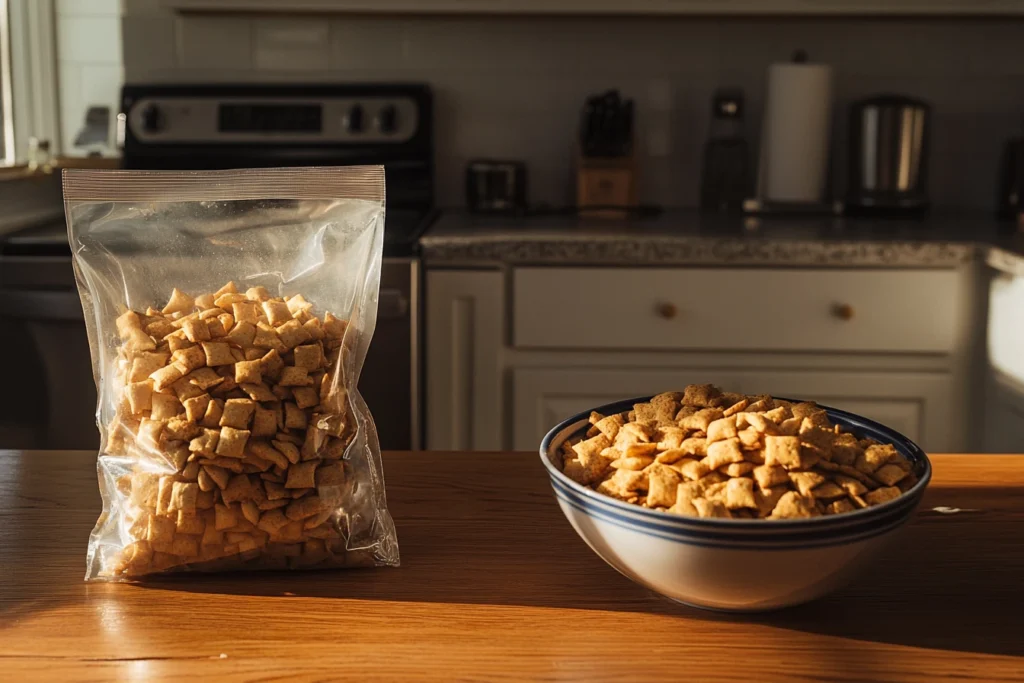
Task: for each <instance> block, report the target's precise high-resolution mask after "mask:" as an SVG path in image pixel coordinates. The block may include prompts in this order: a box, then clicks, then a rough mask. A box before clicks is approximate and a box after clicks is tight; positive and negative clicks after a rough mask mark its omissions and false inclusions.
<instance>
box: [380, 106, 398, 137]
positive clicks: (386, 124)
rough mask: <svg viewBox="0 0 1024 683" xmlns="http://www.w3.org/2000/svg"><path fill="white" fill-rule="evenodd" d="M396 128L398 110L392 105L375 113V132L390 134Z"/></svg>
mask: <svg viewBox="0 0 1024 683" xmlns="http://www.w3.org/2000/svg"><path fill="white" fill-rule="evenodd" d="M397 128H398V110H397V109H395V107H394V105H390V104H389V105H388V106H386V107H383V108H382V109H381V110H380V111H379V112H377V130H379V131H380V132H381V133H387V134H391V133H394V132H395V130H396V129H397Z"/></svg>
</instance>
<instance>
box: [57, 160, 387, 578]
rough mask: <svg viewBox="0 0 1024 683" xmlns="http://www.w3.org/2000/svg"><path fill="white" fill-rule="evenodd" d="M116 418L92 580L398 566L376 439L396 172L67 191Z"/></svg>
mask: <svg viewBox="0 0 1024 683" xmlns="http://www.w3.org/2000/svg"><path fill="white" fill-rule="evenodd" d="M64 203H65V209H66V213H67V220H68V234H69V238H70V242H71V249H72V253H73V258H74V267H75V276H76V278H77V280H78V288H79V292H80V293H81V297H82V308H83V309H84V312H85V323H86V327H87V329H88V334H89V345H90V347H91V351H92V361H93V374H94V376H95V380H96V389H97V393H98V396H99V401H98V405H97V409H96V422H97V425H98V426H99V430H100V435H101V450H100V453H99V461H98V472H99V483H100V493H101V494H102V496H103V513H102V514H101V516H100V518H99V521H98V522H97V523H96V528H95V529H94V530H93V532H92V536H91V537H90V540H89V553H88V567H87V572H86V579H87V580H94V579H95V580H131V579H133V578H135V577H140V576H144V575H147V574H153V573H159V572H168V571H230V570H250V569H252V570H255V569H305V568H324V567H348V566H367V565H397V564H398V543H397V539H396V536H395V528H394V524H393V522H392V520H391V516H390V515H389V514H388V511H387V506H386V501H385V497H384V479H383V473H382V470H381V462H380V447H379V445H378V441H377V432H376V429H375V427H374V424H373V419H372V418H371V416H370V413H369V411H368V410H367V407H366V404H365V402H364V401H363V399H362V398H361V397H360V395H359V392H358V391H357V389H356V383H357V382H358V380H359V372H360V369H361V367H362V364H363V359H364V358H365V356H366V350H367V347H368V345H369V343H370V339H371V337H372V336H373V328H374V323H375V320H376V315H377V295H378V289H379V285H380V264H381V250H382V245H383V235H384V169H383V168H382V167H346V168H287V169H247V170H233V171H203V172H195V171H182V172H176V171H175V172H172V171H92V170H68V171H65V172H64Z"/></svg>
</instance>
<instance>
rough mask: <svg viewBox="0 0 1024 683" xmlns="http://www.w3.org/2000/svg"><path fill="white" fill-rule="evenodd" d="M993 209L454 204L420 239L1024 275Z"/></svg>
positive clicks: (568, 255)
mask: <svg viewBox="0 0 1024 683" xmlns="http://www.w3.org/2000/svg"><path fill="white" fill-rule="evenodd" d="M997 227H998V226H997V223H996V222H995V221H994V220H993V219H992V218H991V217H988V216H985V215H977V214H975V215H935V216H932V217H929V218H927V219H924V220H920V221H907V220H868V219H850V218H832V217H823V218H807V217H801V218H781V217H765V218H750V217H743V216H721V215H711V216H708V215H701V214H700V213H698V212H696V211H684V210H679V211H666V212H664V213H662V214H660V215H658V216H654V217H634V218H627V219H622V220H607V219H594V218H590V219H584V218H578V217H575V216H537V217H526V218H517V217H483V216H474V215H471V214H468V213H465V212H447V213H445V214H443V215H442V216H441V218H440V219H439V220H438V222H437V223H435V224H434V226H432V227H431V229H430V230H429V231H428V232H427V234H425V235H424V236H423V238H422V239H421V240H420V245H421V247H422V253H423V258H424V260H425V261H426V263H427V265H428V266H444V265H460V266H462V265H493V264H514V265H574V264H588V265H637V264H651V265H709V264H713V265H736V266H751V265H771V266H842V267H865V268H868V267H879V266H900V267H905V268H951V267H956V266H959V265H961V264H964V263H968V262H970V261H972V260H973V259H975V258H979V257H980V258H984V259H986V260H987V262H988V263H989V264H990V265H992V266H993V267H996V268H999V269H1001V270H1007V271H1010V272H1016V273H1020V274H1024V236H1022V235H1014V236H1006V235H1003V236H1000V235H999V234H998V231H997Z"/></svg>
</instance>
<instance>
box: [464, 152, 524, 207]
mask: <svg viewBox="0 0 1024 683" xmlns="http://www.w3.org/2000/svg"><path fill="white" fill-rule="evenodd" d="M526 201H527V200H526V164H524V163H523V162H521V161H494V160H490V159H477V160H474V161H470V162H469V163H468V164H467V165H466V205H467V206H468V207H469V210H470V211H472V212H474V213H503V214H504V213H523V212H525V211H526Z"/></svg>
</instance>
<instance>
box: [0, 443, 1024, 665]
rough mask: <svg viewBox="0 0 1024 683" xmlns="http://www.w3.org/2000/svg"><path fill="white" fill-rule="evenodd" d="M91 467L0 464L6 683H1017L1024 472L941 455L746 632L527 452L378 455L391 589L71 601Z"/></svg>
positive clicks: (10, 455)
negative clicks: (572, 510) (795, 593)
mask: <svg viewBox="0 0 1024 683" xmlns="http://www.w3.org/2000/svg"><path fill="white" fill-rule="evenodd" d="M94 458H95V456H94V454H92V453H82V452H41V451H37V452H14V451H0V568H2V570H3V575H2V577H0V667H2V668H0V680H3V681H12V682H13V681H30V680H39V681H43V680H45V681H60V680H74V681H108V680H115V679H118V680H123V679H131V680H147V681H149V680H170V679H181V678H185V677H193V678H194V680H203V681H208V680H229V681H271V680H273V681H292V680H296V681H298V680H318V681H322V680H336V679H349V678H355V679H358V680H361V681H372V680H380V681H409V680H437V681H450V680H545V681H575V680H580V681H610V680H642V681H645V682H649V681H658V680H684V679H685V680H691V681H709V680H729V681H743V682H746V681H768V680H787V681H808V680H813V681H863V680H907V681H922V682H924V681H927V682H929V683H931V682H932V681H937V680H943V679H947V678H948V679H954V678H955V679H957V680H960V681H964V680H975V681H1009V680H1014V681H1024V609H1022V608H1024V456H981V455H944V456H935V457H934V464H935V479H934V481H933V483H932V485H931V487H930V488H929V491H928V493H927V495H926V496H925V501H924V504H923V505H922V508H921V511H920V512H919V514H918V517H917V518H916V520H915V521H914V522H913V524H912V525H911V526H910V527H909V528H908V530H907V533H906V534H905V536H904V537H903V541H902V542H901V543H899V544H897V547H894V548H892V551H891V552H890V553H889V554H888V555H887V556H886V558H885V559H884V560H883V561H882V562H880V563H878V564H877V565H876V566H875V567H874V568H873V569H872V570H869V571H868V572H867V573H866V574H865V575H863V576H862V577H861V578H860V579H859V580H858V581H857V582H856V583H855V584H854V585H852V586H850V587H849V588H848V589H846V590H844V591H843V592H841V593H838V594H835V595H833V596H831V597H827V598H825V599H823V600H820V601H818V602H816V603H812V604H809V605H805V606H802V607H797V608H793V609H790V610H786V611H782V612H777V613H774V614H768V615H763V616H757V617H749V616H728V615H720V614H715V613H711V612H704V611H699V610H695V609H689V608H685V607H681V606H678V605H676V604H674V603H670V602H668V601H667V600H664V599H662V598H660V597H658V596H657V595H653V594H652V593H650V592H648V591H646V590H645V589H643V588H641V587H639V586H637V585H635V584H633V583H631V582H630V581H628V580H627V579H625V578H623V577H622V576H620V575H619V574H617V573H616V572H615V571H613V570H612V569H611V568H609V567H608V566H606V565H605V564H604V563H603V562H602V561H601V560H600V559H598V557H597V556H596V555H594V554H593V553H592V552H591V551H590V550H589V549H587V547H586V546H585V545H584V544H583V542H582V541H581V540H579V538H577V537H576V534H575V533H574V532H573V530H572V529H571V528H570V526H569V524H568V523H567V522H566V521H565V520H564V519H563V517H562V514H561V512H559V510H558V507H557V506H556V504H555V501H554V497H553V496H552V494H551V491H550V488H549V486H548V482H547V478H546V474H545V473H544V471H543V470H542V468H541V466H540V463H538V462H537V457H536V455H533V454H530V453H516V454H513V453H504V454H485V453H474V454H456V453H430V454H404V453H392V454H387V456H386V458H385V472H386V475H387V492H388V499H389V502H390V505H391V510H392V514H393V515H394V517H395V521H396V523H397V525H398V537H399V543H400V546H401V552H402V567H401V568H400V569H370V570H353V571H347V572H346V571H333V572H312V573H291V574H273V575H270V574H263V575H231V576H219V577H201V576H183V577H178V578H172V579H165V580H161V581H157V582H153V583H151V584H147V585H125V584H121V585H114V584H85V583H83V582H82V576H83V573H84V571H85V547H86V540H87V537H88V534H89V531H90V529H91V528H92V525H93V522H94V521H95V518H96V513H97V510H98V507H99V495H98V493H97V485H96V475H95V464H94V463H95V459H94ZM936 507H946V508H959V509H960V510H961V511H960V512H952V513H951V512H949V511H946V512H939V511H935V510H933V508H936ZM756 580H757V568H756V567H751V581H756Z"/></svg>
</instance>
